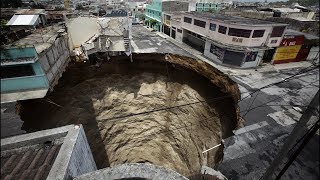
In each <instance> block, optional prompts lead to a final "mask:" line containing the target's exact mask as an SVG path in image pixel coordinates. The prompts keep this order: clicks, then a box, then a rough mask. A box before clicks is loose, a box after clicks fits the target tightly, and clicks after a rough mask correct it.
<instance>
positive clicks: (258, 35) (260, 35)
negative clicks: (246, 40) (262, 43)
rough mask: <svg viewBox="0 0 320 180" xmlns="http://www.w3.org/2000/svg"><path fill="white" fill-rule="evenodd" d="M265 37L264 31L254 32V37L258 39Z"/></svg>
mask: <svg viewBox="0 0 320 180" xmlns="http://www.w3.org/2000/svg"><path fill="white" fill-rule="evenodd" d="M263 35H264V30H254V31H253V34H252V37H253V38H257V37H263Z"/></svg>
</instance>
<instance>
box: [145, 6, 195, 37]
mask: <svg viewBox="0 0 320 180" xmlns="http://www.w3.org/2000/svg"><path fill="white" fill-rule="evenodd" d="M194 10H195V6H193V5H192V3H189V2H184V1H163V0H153V1H152V2H151V4H148V5H147V6H146V10H145V15H146V22H147V25H149V26H151V27H152V28H154V29H156V30H157V31H161V32H163V31H164V28H165V27H163V17H164V15H163V12H170V13H172V12H177V11H194Z"/></svg>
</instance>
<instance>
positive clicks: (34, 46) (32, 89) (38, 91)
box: [1, 25, 70, 103]
mask: <svg viewBox="0 0 320 180" xmlns="http://www.w3.org/2000/svg"><path fill="white" fill-rule="evenodd" d="M69 55H70V51H69V43H68V36H67V33H66V32H65V29H64V27H63V26H60V25H56V26H52V27H47V28H43V29H37V30H36V31H35V32H33V33H32V34H30V35H28V36H26V37H24V38H22V39H19V40H17V41H15V42H13V43H11V44H7V45H6V46H5V47H4V48H3V49H1V103H4V102H13V101H18V100H25V99H35V98H43V97H44V96H45V95H46V94H47V92H48V91H49V90H52V89H53V87H54V86H55V85H56V84H57V82H58V79H59V78H60V77H61V75H62V73H63V72H64V70H65V67H66V66H67V64H68V62H69Z"/></svg>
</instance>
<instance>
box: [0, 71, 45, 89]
mask: <svg viewBox="0 0 320 180" xmlns="http://www.w3.org/2000/svg"><path fill="white" fill-rule="evenodd" d="M48 88H49V83H48V80H47V78H46V76H45V75H35V76H24V77H15V78H6V79H1V93H3V92H15V91H25V90H34V89H48Z"/></svg>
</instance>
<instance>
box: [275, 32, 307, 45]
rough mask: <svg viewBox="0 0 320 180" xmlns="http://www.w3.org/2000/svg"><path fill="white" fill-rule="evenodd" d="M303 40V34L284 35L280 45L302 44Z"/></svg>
mask: <svg viewBox="0 0 320 180" xmlns="http://www.w3.org/2000/svg"><path fill="white" fill-rule="evenodd" d="M303 41H304V36H303V35H295V36H292V35H291V36H284V37H283V39H282V41H281V43H280V46H295V45H302V44H303Z"/></svg>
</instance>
